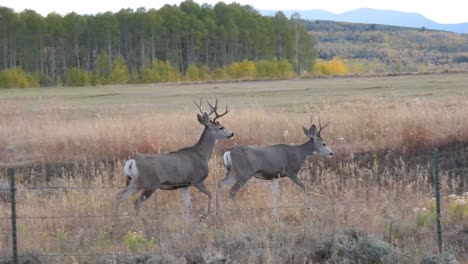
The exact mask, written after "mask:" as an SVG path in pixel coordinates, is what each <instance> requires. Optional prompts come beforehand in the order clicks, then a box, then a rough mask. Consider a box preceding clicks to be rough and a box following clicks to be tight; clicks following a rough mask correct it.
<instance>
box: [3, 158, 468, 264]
mask: <svg viewBox="0 0 468 264" xmlns="http://www.w3.org/2000/svg"><path fill="white" fill-rule="evenodd" d="M431 158H432V169H431V173H432V177H433V184H434V185H433V193H431V194H428V195H413V196H410V198H411V199H431V198H434V199H435V205H436V208H435V212H436V215H435V216H436V219H435V226H434V234H436V236H435V237H436V244H437V251H438V252H439V253H442V252H443V251H444V248H443V246H444V244H443V242H444V240H443V238H444V236H447V235H450V232H443V230H442V223H441V221H442V220H441V219H442V217H441V198H442V197H448V196H449V195H450V194H442V193H441V192H440V175H439V174H440V173H439V165H440V153H439V151H438V150H437V149H435V150H434V151H433V155H432V156H431ZM446 171H452V172H455V173H461V172H468V167H460V166H458V167H457V168H454V169H449V170H446ZM466 175H467V174H465V176H466ZM7 176H8V178H9V188H3V189H2V190H0V191H2V192H3V193H6V192H8V194H9V202H10V208H11V211H10V215H9V216H3V217H0V222H2V221H3V222H6V221H10V225H11V230H10V231H9V232H6V233H8V234H9V235H11V238H10V239H11V255H8V256H0V260H11V261H12V263H19V261H20V260H21V259H22V258H25V257H27V256H26V255H21V254H19V248H18V236H19V235H18V222H21V221H27V220H29V221H38V220H46V219H60V220H64V221H67V220H71V219H79V220H81V219H110V218H111V217H112V214H109V213H107V214H106V213H101V214H80V215H76V214H70V215H49V214H46V215H27V214H24V215H18V214H17V210H16V207H17V199H16V196H17V193H18V192H22V191H51V192H54V191H71V190H74V191H89V190H102V189H112V188H114V189H122V187H112V186H111V187H109V186H65V185H64V186H59V185H56V186H22V187H17V186H16V179H15V168H13V167H11V168H8V169H7ZM258 183H266V181H252V182H250V183H248V184H258ZM207 185H208V184H207ZM462 185H463V186H461V188H462V190H465V191H466V180H463V181H462ZM381 202H384V201H383V200H379V199H373V200H368V199H366V200H365V201H346V204H345V205H344V206H349V205H350V204H368V203H381ZM337 203H339V202H338V201H336V200H334V199H330V200H329V201H327V202H319V203H312V204H311V206H312V207H313V208H328V209H329V210H330V211H331V212H332V215H335V210H336V208H335V207H336V205H337ZM156 205H157V202H156ZM303 208H304V204H303V203H298V204H287V205H282V206H278V207H277V209H279V210H288V209H294V210H299V209H303ZM273 210H275V208H272V207H252V208H241V209H240V210H237V209H222V210H220V211H218V212H217V213H218V214H220V215H223V214H228V213H238V214H241V215H242V214H245V213H249V212H270V213H271V212H273ZM194 213H200V212H199V211H194ZM185 214H186V213H185V212H178V211H175V212H174V211H156V212H154V213H142V212H141V213H139V214H138V216H139V217H145V216H148V217H150V216H151V217H154V218H156V219H160V220H161V219H163V218H169V217H171V216H181V215H185ZM117 217H119V218H123V217H133V215H131V214H122V213H120V214H118V215H117ZM158 221H159V220H158ZM169 221H170V220H169ZM303 221H304V223H303V225H305V220H303ZM330 228H331V230H330V232H329V233H327V234H324V235H328V236H330V237H332V240H334V239H335V237H334V236H335V234H336V220H334V219H331V227H330ZM303 229H304V230H303V233H304V236H305V235H306V232H310V231H314V232H317V233H320V232H322V233H323V232H324V230H321V228H320V227H319V228H317V229H314V230H306V228H305V227H304V228H303ZM156 234H157V236H159V237H157V238H156V239H155V240H156V241H158V242H159V243H160V241H162V240H163V239H164V237H166V238H168V237H169V236H177V235H178V234H177V232H175V230H174V231H166V234H164V232H162V231H161V230H157V232H156ZM20 235H24V234H20ZM213 242H214V244H215V245H219V244H220V243H219V242H220V241H217V239H215V240H214V241H213ZM304 243H305V242H304ZM307 243H316V244H317V245H319V244H321V243H329V242H323V241H312V242H311V241H308V242H307ZM219 246H221V245H219ZM304 246H306V245H305V244H297V243H296V244H294V243H292V244H291V243H289V244H285V243H283V242H281V241H276V242H275V241H271V242H270V243H268V244H264V243H261V244H260V245H253V244H249V245H245V246H244V247H243V248H242V250H245V251H249V250H251V249H258V248H260V249H263V250H279V249H284V248H295V247H304ZM157 248H158V249H159V250H156V251H147V252H142V253H139V252H132V253H121V252H115V251H114V252H103V253H82V252H78V253H71V252H69V253H50V254H37V255H35V257H41V258H58V257H112V258H114V259H115V258H116V257H127V256H138V255H140V256H146V255H163V254H174V255H187V254H192V253H200V250H199V249H195V250H194V249H186V250H175V249H174V250H164V249H163V247H162V246H161V245H159V246H158V247H157ZM332 254H333V252H332Z"/></svg>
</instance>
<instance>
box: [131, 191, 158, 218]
mask: <svg viewBox="0 0 468 264" xmlns="http://www.w3.org/2000/svg"><path fill="white" fill-rule="evenodd" d="M154 191H156V188H152V189H145V190H143V191H142V192H141V194H140V197H138V199H136V200H135V203H134V204H133V206H134V207H135V210H136V211H137V214H138V211H139V210H138V209H140V206H141V204H142V203H143V202H144V201H146V200H147V199H148V198H149V197H150V196H151V195H152V194H153V193H154Z"/></svg>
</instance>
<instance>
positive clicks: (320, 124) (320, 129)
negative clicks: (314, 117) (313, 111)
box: [317, 116, 330, 137]
mask: <svg viewBox="0 0 468 264" xmlns="http://www.w3.org/2000/svg"><path fill="white" fill-rule="evenodd" d="M329 124H330V122H328V123H326V124H325V125H324V126H322V122H320V116H319V131H318V133H317V136H318V137H320V132H322V129H324V128H326V127H327V126H328V125H329Z"/></svg>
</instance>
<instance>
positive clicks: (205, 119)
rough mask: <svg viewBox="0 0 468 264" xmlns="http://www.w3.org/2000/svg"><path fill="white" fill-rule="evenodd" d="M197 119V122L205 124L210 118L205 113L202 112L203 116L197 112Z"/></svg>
mask: <svg viewBox="0 0 468 264" xmlns="http://www.w3.org/2000/svg"><path fill="white" fill-rule="evenodd" d="M197 120H198V123H200V124H202V125H207V124H208V123H209V122H210V118H209V117H208V114H207V113H203V116H202V115H200V114H197Z"/></svg>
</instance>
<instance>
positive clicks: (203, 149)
mask: <svg viewBox="0 0 468 264" xmlns="http://www.w3.org/2000/svg"><path fill="white" fill-rule="evenodd" d="M215 144H216V138H215V137H214V136H213V135H212V134H211V133H210V131H209V129H208V127H205V130H203V133H202V134H201V136H200V139H199V140H198V142H197V144H195V146H194V147H195V149H197V150H198V151H199V152H200V153H201V154H202V156H203V158H204V159H205V160H206V161H208V160H210V158H211V154H213V149H214V146H215Z"/></svg>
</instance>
